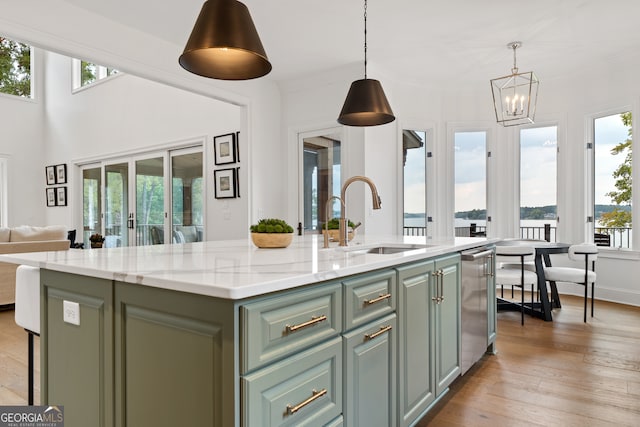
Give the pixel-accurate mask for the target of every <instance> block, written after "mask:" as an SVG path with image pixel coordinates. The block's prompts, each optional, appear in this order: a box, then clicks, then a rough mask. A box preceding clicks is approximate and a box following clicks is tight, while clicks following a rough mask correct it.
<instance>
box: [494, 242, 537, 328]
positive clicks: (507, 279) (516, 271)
mask: <svg viewBox="0 0 640 427" xmlns="http://www.w3.org/2000/svg"><path fill="white" fill-rule="evenodd" d="M534 255H535V249H534V248H533V247H532V246H519V245H513V246H507V245H505V246H501V245H498V246H496V256H498V257H505V258H518V261H519V268H513V267H514V265H515V264H517V263H515V262H513V263H508V264H509V266H508V267H507V268H505V267H501V268H498V269H496V286H500V287H501V288H503V287H504V286H505V285H506V286H512V287H519V288H520V296H521V302H520V317H521V320H520V323H521V324H522V325H524V287H525V286H526V285H531V306H532V307H533V294H534V292H533V287H534V285H535V284H536V283H538V275H537V274H536V273H535V272H534V271H531V270H530V268H529V267H528V266H527V262H528V261H527V260H528V259H530V258H531V257H532V256H534Z"/></svg>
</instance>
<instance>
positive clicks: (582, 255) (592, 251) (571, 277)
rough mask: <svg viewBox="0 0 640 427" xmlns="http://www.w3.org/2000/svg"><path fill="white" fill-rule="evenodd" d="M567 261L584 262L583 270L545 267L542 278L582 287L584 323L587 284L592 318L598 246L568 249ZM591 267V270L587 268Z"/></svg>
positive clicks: (572, 246)
mask: <svg viewBox="0 0 640 427" xmlns="http://www.w3.org/2000/svg"><path fill="white" fill-rule="evenodd" d="M569 259H570V260H572V261H584V268H575V267H545V269H544V278H545V280H546V281H548V282H551V281H553V282H568V283H577V284H579V285H583V286H584V322H586V321H587V300H588V299H589V298H588V291H589V283H591V317H593V299H594V289H595V283H596V271H595V270H596V259H598V246H596V245H595V244H593V243H581V244H577V245H571V246H570V247H569ZM590 266H591V269H590V268H589V267H590Z"/></svg>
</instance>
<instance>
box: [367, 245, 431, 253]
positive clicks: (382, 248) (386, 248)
mask: <svg viewBox="0 0 640 427" xmlns="http://www.w3.org/2000/svg"><path fill="white" fill-rule="evenodd" d="M415 249H420V248H415V247H410V248H407V247H398V246H377V247H375V248H371V249H369V250H367V251H366V252H367V253H368V254H380V255H386V254H397V253H400V252H406V251H412V250H415Z"/></svg>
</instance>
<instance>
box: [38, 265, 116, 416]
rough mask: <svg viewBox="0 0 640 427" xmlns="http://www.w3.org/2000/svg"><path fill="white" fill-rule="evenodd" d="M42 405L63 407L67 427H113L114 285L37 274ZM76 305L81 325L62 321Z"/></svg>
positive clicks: (100, 281)
mask: <svg viewBox="0 0 640 427" xmlns="http://www.w3.org/2000/svg"><path fill="white" fill-rule="evenodd" d="M41 284H42V286H41V288H40V292H41V302H42V303H41V305H40V307H41V311H40V314H41V322H40V323H41V328H40V332H41V334H40V337H41V338H40V355H41V395H42V404H43V405H44V404H49V405H63V406H64V408H65V425H67V426H69V427H73V426H111V425H113V398H112V396H113V373H114V364H113V321H112V318H113V292H112V282H111V281H108V280H104V279H96V278H92V277H87V276H78V275H72V274H65V273H59V272H55V271H50V270H42V271H41ZM64 301H68V302H71V303H77V304H78V305H79V319H78V320H79V325H76V324H72V323H68V322H65V321H64V318H63V314H64Z"/></svg>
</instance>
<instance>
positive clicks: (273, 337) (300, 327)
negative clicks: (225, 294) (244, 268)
mask: <svg viewBox="0 0 640 427" xmlns="http://www.w3.org/2000/svg"><path fill="white" fill-rule="evenodd" d="M240 321H241V328H242V333H241V334H240V336H241V337H242V343H241V345H242V347H241V353H242V357H241V361H242V366H241V373H247V372H250V371H252V370H254V369H256V368H259V367H261V366H263V365H265V364H267V363H270V362H273V361H275V360H278V359H281V358H283V357H286V356H288V355H291V354H293V353H295V352H298V351H301V350H304V349H305V348H308V347H311V346H312V345H315V344H317V343H319V342H321V341H323V340H326V339H328V338H331V337H333V336H337V335H338V334H340V332H341V331H342V284H341V283H339V282H333V283H329V284H326V285H318V286H314V287H313V288H309V289H302V290H296V291H290V292H286V293H283V294H279V295H276V296H273V297H268V298H265V299H260V300H257V301H255V302H249V303H247V304H245V305H243V306H241V308H240Z"/></svg>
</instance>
